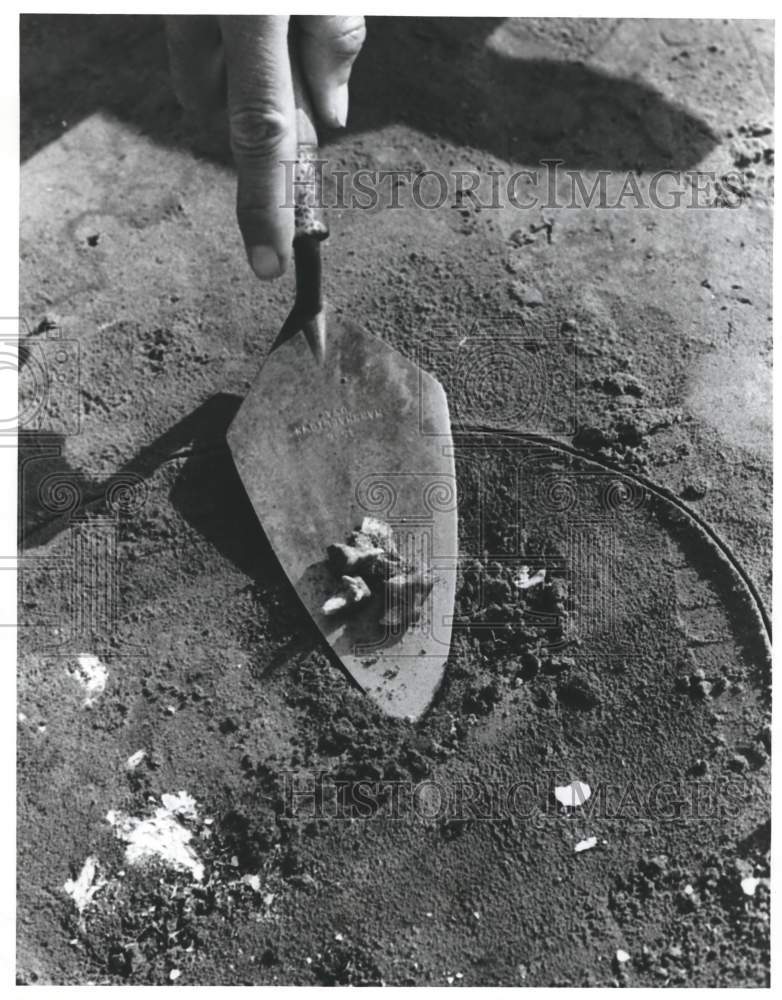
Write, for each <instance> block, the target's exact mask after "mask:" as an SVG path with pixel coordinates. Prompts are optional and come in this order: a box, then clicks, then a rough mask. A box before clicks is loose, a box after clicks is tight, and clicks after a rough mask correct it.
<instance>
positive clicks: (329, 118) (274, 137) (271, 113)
mask: <svg viewBox="0 0 782 1000" xmlns="http://www.w3.org/2000/svg"><path fill="white" fill-rule="evenodd" d="M290 21H291V19H290V18H289V17H287V16H279V15H274V16H271V15H267V16H258V17H255V16H252V17H251V16H246V15H234V16H226V17H213V16H206V15H197V16H172V17H167V18H166V33H167V36H168V48H169V56H170V62H171V76H172V80H173V85H174V90H175V91H176V94H177V97H178V98H179V100H180V102H181V103H182V105H183V107H185V108H186V109H187V110H189V111H195V112H197V113H199V114H201V115H206V114H209V113H210V112H211V113H213V112H215V111H227V114H228V128H229V132H230V138H231V149H232V152H233V156H234V160H235V162H236V169H237V173H238V183H237V195H236V215H237V219H238V222H239V229H240V230H241V233H242V238H243V239H244V244H245V249H246V251H247V257H248V260H249V261H250V266H251V267H252V269H253V271H255V273H256V274H257V275H258V277H259V278H264V279H269V278H276V277H278V276H279V275H280V274H282V273H283V271H284V270H285V268H286V267H287V266H288V262H289V260H290V257H291V247H292V242H293V207H292V205H290V204H288V202H290V198H289V197H286V195H287V192H286V190H285V187H286V176H285V166H284V164H285V163H286V162H288V163H291V162H293V161H294V160H295V159H296V142H297V137H296V113H295V104H294V96H293V78H292V72H291V54H290V52H289V40H288V36H289V28H290V24H289V22H290ZM295 24H296V29H297V30H296V36H295V45H296V51H295V58H296V61H297V64H298V67H299V68H300V70H301V73H302V76H303V78H304V80H305V82H306V85H307V87H308V90H309V93H310V95H311V97H312V103H313V106H314V111H315V115H316V117H317V118H318V120H319V121H321V122H323V123H324V124H326V125H330V126H332V127H342V126H344V125H345V122H346V120H347V113H348V78H349V77H350V70H351V67H352V65H353V62H354V60H355V58H356V56H357V55H358V53H359V51H360V50H361V46H362V45H363V42H364V37H365V33H366V32H365V27H364V19H363V17H345V16H307V17H304V16H296V17H295Z"/></svg>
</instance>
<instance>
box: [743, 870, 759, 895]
mask: <svg viewBox="0 0 782 1000" xmlns="http://www.w3.org/2000/svg"><path fill="white" fill-rule="evenodd" d="M759 884H760V879H759V878H755V877H754V876H753V875H748V876H747V877H746V878H743V879H742V880H741V891H742V892H743V893H744V895H745V896H754V895H755V890H756V889H757V887H758V885H759Z"/></svg>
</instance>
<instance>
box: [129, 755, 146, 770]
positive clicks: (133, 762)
mask: <svg viewBox="0 0 782 1000" xmlns="http://www.w3.org/2000/svg"><path fill="white" fill-rule="evenodd" d="M146 756H147V751H146V750H137V751H136V752H135V753H132V754H131V755H130V757H128V759H127V760H126V761H125V767H126V768H127V769H128V770H129V771H134V770H135V769H136V768H137V767H138V766H139V764H140V763H141V762H142V761H143V760H144V758H145V757H146Z"/></svg>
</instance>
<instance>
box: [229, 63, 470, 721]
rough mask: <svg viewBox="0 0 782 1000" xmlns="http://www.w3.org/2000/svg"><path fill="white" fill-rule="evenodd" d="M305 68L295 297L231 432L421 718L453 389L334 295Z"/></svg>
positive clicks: (444, 572)
mask: <svg viewBox="0 0 782 1000" xmlns="http://www.w3.org/2000/svg"><path fill="white" fill-rule="evenodd" d="M291 63H292V65H293V67H294V74H293V75H294V92H295V98H296V118H297V130H298V159H297V165H296V169H295V183H294V201H295V216H296V228H295V237H294V242H293V247H294V258H295V267H296V298H295V302H294V305H293V309H292V310H291V312H290V315H289V316H288V318H287V319H286V321H285V323H284V324H283V327H282V329H281V330H280V333H279V335H278V336H277V339H276V340H275V342H274V344H273V346H272V349H271V351H270V353H269V355H268V357H267V358H266V361H265V362H264V364H263V367H262V368H261V371H260V372H259V374H258V377H257V378H256V381H255V383H254V384H253V386H252V388H251V390H250V393H249V395H248V396H247V399H246V400H245V402H244V403H243V404H242V406H241V408H240V410H239V412H238V414H237V416H236V418H235V419H234V422H233V423H232V425H231V427H230V429H229V431H228V443H229V446H230V448H231V452H232V454H233V457H234V461H235V462H236V466H237V469H238V471H239V475H240V477H241V479H242V482H243V484H244V486H245V489H246V490H247V493H248V495H249V497H250V500H251V502H252V505H253V508H254V509H255V512H256V514H257V515H258V518H259V520H260V522H261V524H262V526H263V529H264V531H265V532H266V535H267V537H268V538H269V541H270V543H271V545H272V546H273V548H274V551H275V553H276V555H277V557H278V559H279V561H280V563H281V565H282V567H283V569H284V570H285V572H286V574H287V576H288V577H289V579H290V580H291V582H292V584H293V585H294V587H295V588H296V591H297V593H298V595H299V597H300V599H301V601H302V603H303V604H304V606H305V608H306V609H307V611H308V612H309V613H310V614H311V615H312V617H313V619H314V620H315V622H316V623H317V625H318V627H319V628H320V630H321V632H322V633H323V635H324V637H325V638H326V640H327V642H328V643H329V645H330V646H331V648H332V650H333V651H334V653H335V654H336V655H337V656H338V657H339V659H340V661H341V663H342V665H343V666H344V667H345V669H346V670H347V671H348V672H349V673H350V674H351V676H352V677H353V679H354V680H355V681H356V682H357V683H358V684H359V685H360V687H361V688H362V689H363V690H364V691H365V692H366V693H367V694H368V695H370V696H371V697H372V698H373V699H374V700H375V701H376V702H377V703H378V704H379V705H380V706H381V707H382V708H383V709H384V710H385V711H386V712H388V713H389V714H390V715H394V716H403V717H405V716H409V717H412V718H417V717H418V716H420V715H421V713H422V712H423V711H424V710H425V709H426V708H427V707H428V705H429V704H430V702H431V699H432V697H433V695H434V693H435V690H436V689H437V686H438V685H439V683H440V680H441V678H442V674H443V670H444V666H445V661H446V658H447V656H448V650H449V645H450V637H451V618H452V615H453V601H454V592H455V581H456V556H457V532H456V480H455V476H454V459H453V447H452V442H451V431H450V422H449V418H448V405H447V401H446V398H445V393H444V391H443V388H442V386H441V385H440V384H439V383H438V382H437V381H436V380H435V379H434V378H432V377H431V376H430V375H428V374H427V373H425V372H423V371H422V370H421V369H420V368H418V367H417V366H416V365H414V364H413V363H411V362H410V361H408V360H406V359H405V358H403V357H402V356H401V355H400V354H398V353H397V352H396V351H395V350H393V349H392V348H391V347H389V346H388V345H387V344H385V343H384V342H383V341H381V340H378V339H377V338H376V337H373V336H371V335H369V334H368V333H366V332H364V331H363V330H361V329H360V328H359V327H358V326H356V325H355V324H354V323H352V322H348V321H345V320H343V319H342V318H336V317H334V316H333V315H332V314H330V313H329V310H328V307H327V305H326V303H325V302H324V301H323V299H322V297H321V244H322V242H323V240H324V239H325V238H326V237H327V236H328V230H327V228H326V225H325V222H324V220H323V217H322V211H321V197H320V166H321V164H320V163H319V162H318V147H317V136H316V132H315V128H314V125H313V119H312V114H311V112H310V106H309V102H308V100H307V95H306V92H305V88H304V84H303V82H302V80H301V77H300V76H299V74H298V73H297V72H296V68H295V58H292V59H291Z"/></svg>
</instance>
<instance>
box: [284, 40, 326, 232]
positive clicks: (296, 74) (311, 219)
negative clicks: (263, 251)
mask: <svg viewBox="0 0 782 1000" xmlns="http://www.w3.org/2000/svg"><path fill="white" fill-rule="evenodd" d="M289 51H290V63H291V73H292V75H293V97H294V100H295V102H296V136H297V151H296V168H295V170H294V174H293V179H294V185H293V204H294V215H295V225H296V229H295V233H294V246H295V243H296V240H298V239H300V238H302V237H308V238H310V239H314V240H317V241H318V242H320V240H325V239H326V237H327V236H328V235H329V230H328V226H327V225H326V220H325V217H324V212H323V202H322V199H321V190H320V189H321V169H322V161H321V159H320V150H319V149H318V133H317V131H316V129H315V121H314V116H313V113H312V105H311V103H310V99H309V95H308V93H307V84H306V81H305V80H304V77H303V76H302V74H301V70H300V69H299V65H298V59H297V54H296V36H295V34H294V36H293V38H292V42H291V45H290V49H289Z"/></svg>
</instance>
